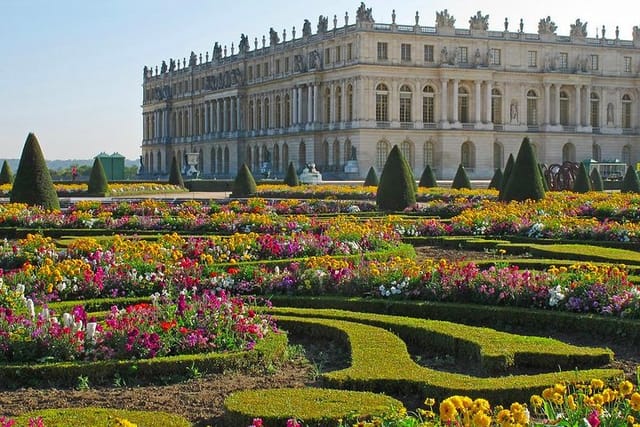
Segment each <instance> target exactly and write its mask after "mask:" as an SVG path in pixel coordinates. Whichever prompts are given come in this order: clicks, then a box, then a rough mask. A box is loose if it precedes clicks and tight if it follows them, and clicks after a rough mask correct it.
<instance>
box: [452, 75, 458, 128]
mask: <svg viewBox="0 0 640 427" xmlns="http://www.w3.org/2000/svg"><path fill="white" fill-rule="evenodd" d="M458 83H459V80H458V79H454V80H453V88H452V89H453V95H452V96H451V98H452V99H451V102H452V105H451V107H452V108H451V109H452V110H453V111H452V113H453V118H452V121H453V123H458V121H459V120H458Z"/></svg>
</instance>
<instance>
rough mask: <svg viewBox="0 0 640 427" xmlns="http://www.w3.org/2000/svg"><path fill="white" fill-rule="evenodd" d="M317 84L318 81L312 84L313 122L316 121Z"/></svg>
mask: <svg viewBox="0 0 640 427" xmlns="http://www.w3.org/2000/svg"><path fill="white" fill-rule="evenodd" d="M318 86H319V84H318V83H316V84H314V85H313V120H312V123H315V122H317V121H318Z"/></svg>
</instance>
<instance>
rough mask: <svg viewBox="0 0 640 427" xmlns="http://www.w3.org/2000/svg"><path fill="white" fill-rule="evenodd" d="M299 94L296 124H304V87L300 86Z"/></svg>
mask: <svg viewBox="0 0 640 427" xmlns="http://www.w3.org/2000/svg"><path fill="white" fill-rule="evenodd" d="M297 92H298V94H297V95H296V96H297V101H298V118H297V119H296V123H302V86H298V89H297Z"/></svg>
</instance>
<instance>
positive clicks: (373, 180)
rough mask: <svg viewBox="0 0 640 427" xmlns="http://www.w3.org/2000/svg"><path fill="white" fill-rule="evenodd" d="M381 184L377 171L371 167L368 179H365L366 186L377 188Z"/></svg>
mask: <svg viewBox="0 0 640 427" xmlns="http://www.w3.org/2000/svg"><path fill="white" fill-rule="evenodd" d="M379 183H380V180H379V179H378V174H377V173H376V170H375V169H374V168H373V166H371V167H370V168H369V172H367V177H366V178H365V179H364V186H365V187H377V186H378V184H379Z"/></svg>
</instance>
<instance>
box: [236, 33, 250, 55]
mask: <svg viewBox="0 0 640 427" xmlns="http://www.w3.org/2000/svg"><path fill="white" fill-rule="evenodd" d="M238 51H239V52H240V53H246V52H249V37H248V36H246V35H245V34H244V33H242V34H240V43H238Z"/></svg>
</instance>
